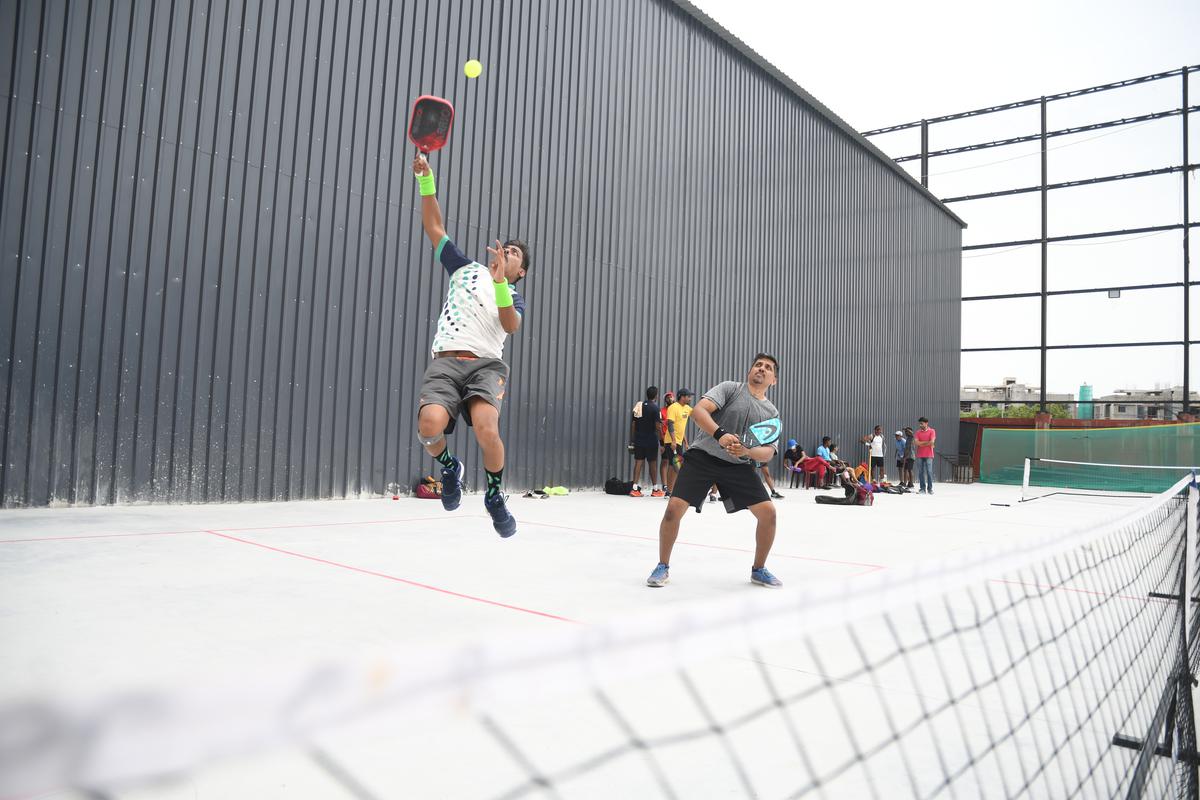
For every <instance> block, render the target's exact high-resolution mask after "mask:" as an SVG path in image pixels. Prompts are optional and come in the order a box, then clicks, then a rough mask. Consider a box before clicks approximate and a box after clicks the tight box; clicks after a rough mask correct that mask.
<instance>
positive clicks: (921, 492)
mask: <svg viewBox="0 0 1200 800" xmlns="http://www.w3.org/2000/svg"><path fill="white" fill-rule="evenodd" d="M917 494H925V490H924V489H922V490H920V491H919V492H917Z"/></svg>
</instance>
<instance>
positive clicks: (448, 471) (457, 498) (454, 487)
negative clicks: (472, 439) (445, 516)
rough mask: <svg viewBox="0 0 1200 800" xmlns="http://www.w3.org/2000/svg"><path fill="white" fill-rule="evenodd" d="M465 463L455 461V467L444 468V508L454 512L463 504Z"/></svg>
mask: <svg viewBox="0 0 1200 800" xmlns="http://www.w3.org/2000/svg"><path fill="white" fill-rule="evenodd" d="M462 477H463V463H462V462H461V461H459V460H458V459H457V458H456V459H454V466H453V467H442V508H444V509H446V510H447V511H453V510H454V509H456V508H458V504H459V503H461V502H462Z"/></svg>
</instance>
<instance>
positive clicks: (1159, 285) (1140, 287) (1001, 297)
mask: <svg viewBox="0 0 1200 800" xmlns="http://www.w3.org/2000/svg"><path fill="white" fill-rule="evenodd" d="M1186 285H1187V284H1185V283H1184V282H1183V281H1174V282H1172V283H1139V284H1136V285H1133V286H1098V287H1096V288H1092V289H1052V290H1050V291H1048V292H1046V295H1047V296H1049V297H1055V296H1057V295H1063V294H1099V293H1101V292H1136V291H1140V290H1143V289H1182V288H1183V287H1184V286H1186ZM1191 285H1192V286H1198V285H1200V282H1193V283H1192V284H1191ZM1041 296H1042V293H1041V292H1013V293H1011V294H977V295H971V296H969V297H964V298H962V301H963V302H964V303H966V302H968V301H970V300H1019V299H1021V298H1030V297H1041Z"/></svg>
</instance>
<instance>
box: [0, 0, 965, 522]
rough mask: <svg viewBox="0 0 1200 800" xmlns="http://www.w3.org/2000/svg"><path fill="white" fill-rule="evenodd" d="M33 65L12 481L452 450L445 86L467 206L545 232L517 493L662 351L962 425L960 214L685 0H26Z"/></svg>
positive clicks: (539, 234)
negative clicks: (424, 164) (431, 429)
mask: <svg viewBox="0 0 1200 800" xmlns="http://www.w3.org/2000/svg"><path fill="white" fill-rule="evenodd" d="M472 56H475V57H478V58H479V59H480V60H481V61H482V62H483V64H484V68H485V72H484V75H483V77H481V78H479V79H478V80H475V81H468V80H467V79H466V78H465V77H463V75H462V73H461V65H462V63H463V62H464V61H465V60H466V59H467V58H470V57H472ZM0 86H3V87H5V88H6V89H7V94H6V100H5V102H3V103H0V115H2V116H0V137H2V138H0V254H2V255H3V261H2V263H3V268H2V271H0V358H3V359H4V360H3V363H2V364H0V380H2V381H3V383H2V384H0V425H2V426H3V427H2V429H0V446H2V447H3V462H2V465H3V470H2V471H0V503H2V504H3V505H4V506H22V505H46V504H50V503H81V504H83V503H114V502H136V501H153V502H172V501H173V502H206V501H237V500H251V499H257V500H271V499H289V498H291V499H295V498H314V497H341V496H347V495H356V494H359V493H377V492H380V491H383V488H384V486H385V485H386V484H387V483H388V482H390V481H398V482H400V483H404V484H407V483H408V482H410V481H411V480H412V479H413V478H414V477H415V476H416V475H418V474H420V473H428V472H430V471H431V469H432V467H431V462H430V461H429V459H427V458H426V457H425V456H424V454H423V453H422V451H421V449H420V447H419V446H418V445H417V444H416V442H415V440H414V432H413V428H414V419H415V413H416V408H415V401H416V389H417V386H418V385H419V382H420V378H421V374H422V372H423V370H424V367H425V365H426V363H427V361H428V349H429V343H430V339H431V336H432V332H433V325H434V322H435V320H436V317H437V314H438V311H439V309H440V306H441V302H442V299H443V296H444V292H445V288H446V278H445V275H444V272H443V271H442V270H441V268H440V267H438V266H437V265H436V264H435V263H434V261H433V258H432V255H431V252H430V248H429V247H428V243H427V241H426V240H425V238H424V236H423V233H422V231H421V226H420V218H419V208H418V207H417V205H416V203H415V201H416V199H417V197H416V191H415V187H414V185H413V183H414V182H413V179H412V177H411V174H410V170H409V162H410V160H411V156H412V152H413V151H412V148H411V146H410V145H409V144H408V143H407V140H406V137H405V129H406V124H407V116H408V108H409V105H410V104H411V102H412V99H413V98H414V97H416V96H417V95H418V94H421V93H432V94H438V95H442V96H446V97H449V98H450V99H451V100H452V101H453V102H454V104H455V109H456V112H457V113H456V119H455V123H454V131H453V134H452V138H451V142H450V145H449V147H448V148H447V149H446V150H444V151H442V152H440V153H438V154H437V155H436V156H434V157H433V159H432V162H433V165H434V169H435V170H436V172H437V175H438V184H439V195H440V198H441V201H442V205H443V211H444V214H445V218H446V224H447V228H448V229H449V231H450V232H451V235H452V236H454V238H455V239H456V241H457V242H459V243H460V245H461V246H462V247H463V249H464V250H465V251H466V252H467V253H469V254H475V255H476V256H483V255H485V254H484V252H483V248H484V246H485V245H486V244H487V242H489V241H490V240H491V239H494V238H497V237H499V238H504V237H507V236H521V237H523V238H525V239H527V240H528V241H529V242H530V243H531V244H532V247H533V251H534V262H533V268H532V270H531V272H530V274H529V276H528V278H526V280H524V281H522V284H521V287H520V288H521V289H522V291H523V292H525V293H526V295H527V300H528V313H527V318H526V320H525V323H524V325H523V326H522V329H521V330H520V331H519V332H518V333H517V334H516V335H515V336H514V337H512V338H511V339H510V340H509V344H508V346H507V348H506V357H507V358H508V360H509V362H510V364H511V366H512V375H513V378H512V382H511V386H510V388H509V395H508V397H507V398H506V401H505V408H504V413H503V415H502V418H501V425H502V433H503V435H504V438H505V441H506V444H507V447H508V453H509V457H508V468H507V471H506V482H507V484H508V486H509V487H510V488H511V489H523V488H526V487H529V486H536V487H540V486H542V485H544V484H547V483H549V484H564V485H567V486H573V487H587V486H597V485H599V484H600V483H602V482H603V481H604V479H605V478H607V477H608V476H610V475H615V474H625V473H626V472H627V471H628V469H629V464H628V460H627V456H626V453H625V446H624V445H625V439H626V434H627V430H628V412H629V408H630V406H631V405H632V404H633V402H634V401H635V400H637V399H639V398H640V396H641V392H642V389H643V388H644V386H645V385H646V384H648V383H657V384H658V385H660V386H662V387H663V388H664V389H667V388H672V389H673V388H676V387H678V386H681V385H687V386H690V387H691V388H693V389H696V390H699V391H703V390H704V389H705V388H707V387H708V386H709V385H711V384H713V383H716V382H717V381H720V380H724V379H728V378H737V377H740V376H741V375H742V374H744V371H745V369H746V368H747V366H748V361H749V359H750V357H752V356H753V355H754V353H755V352H756V351H757V350H759V349H762V350H765V351H768V352H772V353H774V354H776V355H778V356H779V358H780V360H781V364H782V372H781V382H780V384H779V386H778V387H777V389H775V390H774V392H773V397H774V399H775V402H776V403H777V405H779V407H780V409H781V410H782V413H783V414H784V418H785V422H786V432H787V433H786V435H788V436H795V437H796V438H798V439H800V440H801V441H802V442H804V443H806V444H809V445H810V446H811V444H812V442H813V441H814V439H815V438H816V437H817V436H819V435H820V434H822V433H829V434H830V435H833V436H835V437H836V438H839V439H841V440H842V441H848V440H849V438H850V437H851V436H852V435H858V434H861V433H864V432H866V431H867V430H868V429H869V426H870V425H873V424H874V423H875V422H882V423H883V424H884V425H885V427H886V428H888V429H889V430H891V429H894V427H895V426H898V425H899V424H900V423H901V422H902V421H903V422H908V423H911V422H913V421H915V419H916V417H917V416H919V415H921V414H925V415H927V416H929V417H930V418H931V419H933V420H934V424H935V425H940V427H941V432H942V446H943V449H944V450H947V451H950V450H952V449H953V447H954V445H955V439H956V437H957V418H958V405H957V394H958V383H959V381H958V374H959V372H958V370H959V367H958V349H959V321H960V312H959V298H960V274H959V268H960V245H961V229H960V225H959V223H958V221H957V219H956V218H954V217H953V216H952V215H950V214H949V213H948V212H947V211H946V210H945V209H944V208H943V207H940V206H939V205H937V204H936V203H934V202H931V200H930V199H929V197H928V196H927V194H926V193H924V192H923V190H921V189H920V188H919V187H916V186H914V184H913V182H912V181H911V179H908V178H906V177H905V176H903V175H902V174H901V173H900V172H899V171H898V170H897V169H896V167H895V166H894V165H893V164H890V163H889V162H887V160H886V159H885V158H881V157H880V156H879V154H878V153H877V151H874V149H873V148H871V147H870V146H868V145H866V144H865V143H864V142H863V140H861V138H860V137H857V136H854V135H851V134H849V133H848V132H847V131H846V129H845V126H844V124H842V123H840V121H838V120H836V119H832V118H830V117H827V116H825V115H823V114H822V112H821V111H820V110H817V109H816V108H814V106H813V105H812V104H810V103H808V102H806V101H805V97H806V96H804V95H803V94H802V93H801V92H799V91H798V90H797V89H796V88H795V87H791V86H789V85H788V84H787V82H786V81H785V80H782V79H781V78H780V76H779V75H778V74H775V73H773V72H772V71H771V70H770V69H769V68H768V67H764V65H763V64H762V63H761V62H760V61H759V60H756V59H754V58H752V57H749V56H748V55H747V54H746V53H744V52H743V51H741V50H740V49H738V47H737V46H735V44H734V43H731V41H730V40H729V39H728V38H727V37H725V36H724V35H722V34H721V33H720V32H719V31H714V30H713V29H712V28H711V27H710V24H709V23H707V22H706V21H705V20H704V19H703V18H702V17H700V16H698V15H696V14H695V13H694V11H693V10H691V9H690V7H687V6H686V4H682V5H676V4H674V3H671V2H665V0H657V1H656V0H615V1H614V2H609V3H592V2H582V1H579V2H551V1H550V0H543V1H542V2H538V0H520V2H514V3H490V2H482V1H478V2H458V0H454V1H451V0H442V1H441V2H438V0H414V1H413V2H405V3H380V2H374V1H373V0H359V1H358V2H348V3H330V2H322V0H308V2H303V1H298V2H296V3H277V2H270V0H263V2H261V3H260V2H254V0H246V2H241V0H208V1H207V2H186V1H185V0H161V1H160V2H150V1H149V0H139V1H138V2H127V1H123V0H112V2H106V0H87V1H84V0H81V1H80V2H66V0H45V1H44V2H32V0H30V1H28V2H24V1H22V0H5V2H3V3H0ZM452 447H453V448H454V450H455V451H456V452H460V453H462V454H463V455H464V456H465V459H466V461H467V463H468V465H469V469H470V470H471V471H470V472H469V477H468V480H469V482H471V483H472V484H474V485H476V486H478V485H481V483H482V480H481V478H482V472H481V467H480V465H479V462H480V459H479V454H478V449H477V447H476V445H475V444H474V442H473V441H472V440H471V439H470V437H469V436H466V435H463V434H462V433H460V434H458V435H456V436H455V437H453V440H452ZM843 452H847V451H846V450H843Z"/></svg>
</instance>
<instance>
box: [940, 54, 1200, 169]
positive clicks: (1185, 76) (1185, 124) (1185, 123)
mask: <svg viewBox="0 0 1200 800" xmlns="http://www.w3.org/2000/svg"><path fill="white" fill-rule="evenodd" d="M1184 77H1185V78H1186V77H1187V76H1186V75H1185V76H1184ZM1184 102H1185V104H1186V101H1184ZM1184 119H1187V117H1184ZM1184 124H1185V125H1186V124H1187V123H1186V122H1185V123H1184ZM1185 163H1186V160H1185ZM921 185H922V186H924V187H925V188H926V189H928V188H929V120H927V119H923V120H921Z"/></svg>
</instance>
